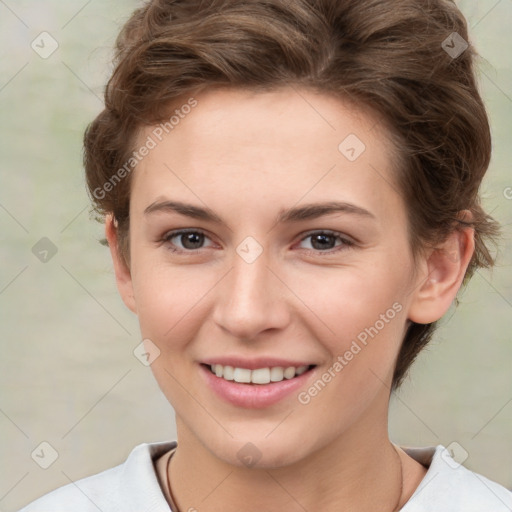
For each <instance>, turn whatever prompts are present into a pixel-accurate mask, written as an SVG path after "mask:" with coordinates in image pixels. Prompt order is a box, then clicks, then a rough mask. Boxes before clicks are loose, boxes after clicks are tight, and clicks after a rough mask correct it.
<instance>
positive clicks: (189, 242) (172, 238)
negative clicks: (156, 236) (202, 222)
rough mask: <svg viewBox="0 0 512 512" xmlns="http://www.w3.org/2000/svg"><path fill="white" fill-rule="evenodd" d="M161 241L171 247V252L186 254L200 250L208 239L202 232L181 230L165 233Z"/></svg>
mask: <svg viewBox="0 0 512 512" xmlns="http://www.w3.org/2000/svg"><path fill="white" fill-rule="evenodd" d="M163 240H164V241H165V242H167V243H168V244H170V245H171V246H172V247H171V249H172V250H173V251H176V252H188V251H196V250H197V249H202V248H203V244H204V242H205V240H209V238H208V237H207V236H206V235H205V234H204V233H203V232H202V231H197V230H181V231H172V232H170V233H167V234H166V235H165V236H164V238H163Z"/></svg>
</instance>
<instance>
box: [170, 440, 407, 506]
mask: <svg viewBox="0 0 512 512" xmlns="http://www.w3.org/2000/svg"><path fill="white" fill-rule="evenodd" d="M391 445H392V446H393V449H394V451H395V454H396V456H397V457H398V463H399V468H400V493H399V495H398V501H397V502H396V505H395V506H394V507H393V512H399V510H400V508H399V507H400V502H401V501H402V494H403V492H404V473H403V472H404V469H403V465H402V458H401V457H400V454H399V453H398V449H397V448H396V446H395V445H394V444H393V443H391ZM175 451H176V448H174V450H173V451H172V452H171V454H170V455H169V458H168V459H167V466H166V471H165V472H166V476H167V491H168V492H169V496H170V498H171V500H170V501H171V503H170V504H169V508H170V509H171V512H180V510H179V508H178V505H176V500H175V499H174V496H173V495H172V491H171V481H170V478H169V468H170V466H171V459H172V456H173V455H174V452H175ZM174 508H175V509H176V510H174Z"/></svg>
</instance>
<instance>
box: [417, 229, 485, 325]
mask: <svg viewBox="0 0 512 512" xmlns="http://www.w3.org/2000/svg"><path fill="white" fill-rule="evenodd" d="M474 249H475V241H474V229H473V228H472V227H465V228H462V229H458V230H454V231H453V232H452V233H451V234H450V235H449V236H448V238H447V239H446V240H445V241H444V242H443V243H442V244H441V245H440V246H438V247H436V248H435V249H431V250H430V251H429V253H428V255H427V256H426V257H425V260H424V261H423V274H422V276H420V277H419V278H418V280H417V281H416V283H415V289H414V291H413V294H414V297H413V300H412V302H411V305H410V308H409V314H408V318H409V319H410V320H412V321H413V322H416V323H418V324H427V323H432V322H436V321H437V320H439V319H440V318H441V317H442V316H443V315H444V314H445V313H446V312H447V311H448V309H449V308H450V305H451V304H452V302H453V300H454V299H455V297H456V295H457V292H458V291H459V288H460V286H461V284H462V281H463V279H464V275H465V272H466V269H467V267H468V265H469V263H470V261H471V257H472V256H473V252H474Z"/></svg>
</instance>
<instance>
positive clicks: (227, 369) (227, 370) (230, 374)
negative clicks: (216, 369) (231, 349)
mask: <svg viewBox="0 0 512 512" xmlns="http://www.w3.org/2000/svg"><path fill="white" fill-rule="evenodd" d="M219 366H220V365H219ZM222 376H223V377H224V378H225V379H226V380H235V369H234V368H233V367H232V366H224V375H222Z"/></svg>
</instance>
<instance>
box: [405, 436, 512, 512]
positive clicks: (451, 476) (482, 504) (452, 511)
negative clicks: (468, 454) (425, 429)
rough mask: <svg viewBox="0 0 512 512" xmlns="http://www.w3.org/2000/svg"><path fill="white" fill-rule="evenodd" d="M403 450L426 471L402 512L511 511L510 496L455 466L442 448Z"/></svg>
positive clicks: (500, 486) (489, 482) (451, 458)
mask: <svg viewBox="0 0 512 512" xmlns="http://www.w3.org/2000/svg"><path fill="white" fill-rule="evenodd" d="M404 450H405V451H406V452H407V453H408V454H409V455H410V456H411V457H413V458H414V459H416V460H417V461H418V462H421V463H422V464H424V465H427V466H429V469H428V471H427V474H426V475H425V477H424V479H423V480H422V482H421V483H420V485H419V486H418V488H417V489H416V491H415V492H414V494H413V495H412V496H411V498H410V499H409V501H408V502H407V503H406V504H405V505H404V507H403V508H402V509H401V512H426V511H430V510H436V512H460V511H464V512H489V511H490V510H492V511H493V512H511V511H512V492H510V491H509V490H507V489H506V488H505V487H503V486H502V485H500V484H498V483H496V482H493V481H492V480H489V479H487V478H486V477H484V476H482V475H480V474H478V473H475V472H473V471H470V470H469V469H467V468H466V467H464V466H463V465H461V464H459V463H458V462H456V460H455V459H454V458H453V455H452V453H451V452H450V450H448V449H447V448H445V447H444V446H442V445H439V446H437V447H435V448H434V447H431V448H404Z"/></svg>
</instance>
